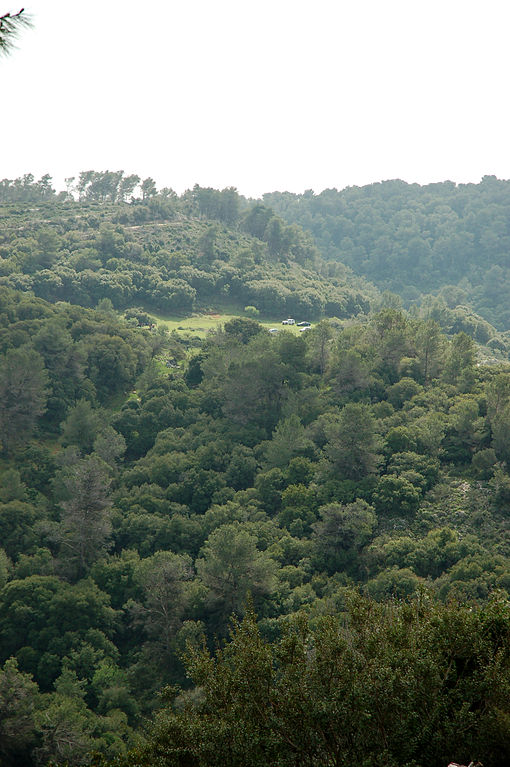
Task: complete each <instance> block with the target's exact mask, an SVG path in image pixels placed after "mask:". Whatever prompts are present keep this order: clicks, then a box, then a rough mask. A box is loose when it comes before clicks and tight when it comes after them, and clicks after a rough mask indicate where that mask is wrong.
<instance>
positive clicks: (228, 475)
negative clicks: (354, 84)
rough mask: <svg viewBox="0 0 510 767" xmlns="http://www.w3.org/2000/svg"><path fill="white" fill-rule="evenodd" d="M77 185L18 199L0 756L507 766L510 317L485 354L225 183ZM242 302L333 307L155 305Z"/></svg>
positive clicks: (8, 268) (0, 587)
mask: <svg viewBox="0 0 510 767" xmlns="http://www.w3.org/2000/svg"><path fill="white" fill-rule="evenodd" d="M99 175H100V176H101V174H99ZM103 176H104V174H103ZM85 181H86V182H87V183H86V184H85V185H84V186H83V189H82V190H81V194H82V197H83V199H82V200H81V201H80V200H71V199H68V198H67V197H66V196H65V195H60V197H59V195H56V194H55V193H54V192H52V191H51V185H50V191H49V192H46V193H45V194H46V195H47V198H46V199H40V197H37V195H38V194H39V192H40V190H39V192H38V191H37V190H36V191H34V190H31V191H30V190H29V191H30V194H34V195H35V197H34V198H33V199H31V200H28V199H27V200H24V201H20V200H16V201H6V202H5V203H4V204H3V205H1V206H0V214H1V216H2V218H1V219H0V220H1V224H0V227H1V238H2V243H1V246H0V256H1V261H0V267H1V268H2V269H3V272H2V275H3V276H2V277H1V278H0V279H1V283H0V437H1V444H0V763H1V764H2V767H14V766H15V765H19V764H23V765H26V767H42V766H43V765H46V764H47V763H48V762H49V761H53V763H56V764H59V765H64V764H65V765H71V766H72V767H80V766H81V765H89V764H91V763H92V762H93V759H95V758H96V757H94V756H93V754H94V753H95V754H99V755H100V756H98V757H97V758H98V759H99V758H101V757H104V758H105V759H106V760H107V761H109V762H111V763H112V764H115V763H116V764H117V765H119V764H122V765H133V766H134V765H143V766H144V767H146V765H152V764H158V765H159V764H160V765H162V767H183V765H193V767H211V765H213V764H222V765H230V767H241V765H242V767H245V765H247V764H251V765H253V767H262V766H263V765H264V767H265V765H266V764H267V763H268V762H269V761H270V763H271V764H274V765H277V766H278V767H290V766H291V765H296V764H302V765H306V766H307V767H323V765H324V764H331V765H335V767H336V766H337V765H338V766H339V767H346V765H348V764H351V763H352V762H353V760H354V761H358V762H361V763H363V760H364V762H365V764H367V765H372V764H380V765H385V767H409V766H410V765H412V767H417V766H418V767H421V764H422V762H421V761H420V758H421V756H422V755H423V754H425V755H426V757H427V760H428V762H425V763H427V767H428V765H429V764H433V765H434V767H436V765H437V767H443V761H446V763H448V762H447V760H450V759H456V760H465V761H469V759H471V758H479V759H482V760H483V762H484V764H485V767H496V765H497V764H498V763H499V762H501V759H502V758H503V757H502V755H504V754H508V753H509V748H508V744H509V742H510V726H509V724H508V722H509V717H510V711H509V705H508V701H509V700H510V698H509V696H508V694H507V692H508V685H509V684H510V682H509V679H510V653H509V651H508V648H509V647H510V618H509V616H508V605H507V603H508V600H509V595H510V538H509V531H508V513H509V508H510V506H509V504H510V475H509V466H510V367H509V364H508V362H507V361H506V360H507V357H505V356H504V354H507V352H506V351H505V344H504V342H505V337H504V335H501V337H500V338H499V340H500V341H501V344H502V354H501V356H500V360H502V361H500V362H497V360H496V359H494V358H493V359H491V364H490V365H486V364H485V363H484V357H483V354H482V353H481V352H480V349H479V348H478V347H477V346H476V343H475V341H474V340H473V338H472V337H471V336H470V335H468V334H466V332H464V329H463V325H460V326H457V327H455V325H453V324H452V325H450V326H448V331H449V332H448V333H443V332H442V329H441V326H440V324H439V323H438V322H437V321H436V320H435V319H433V318H432V316H431V312H428V310H427V307H424V308H423V311H422V312H421V313H420V311H418V310H416V309H413V310H412V311H411V310H410V311H409V312H406V311H404V310H402V309H400V308H397V307H396V306H395V301H394V298H395V297H394V296H393V297H392V296H383V297H382V298H381V297H380V296H379V295H378V293H377V291H376V290H375V289H373V288H371V287H370V285H369V284H368V283H365V282H364V281H363V280H357V279H356V278H352V277H351V274H350V272H349V270H348V269H346V268H344V267H343V266H341V265H339V266H336V265H334V264H333V265H331V270H330V269H329V265H328V264H324V262H323V261H322V260H321V258H320V257H319V255H318V253H317V251H316V248H315V246H314V244H313V242H312V241H311V240H310V238H309V236H306V235H304V234H303V232H302V230H301V229H300V228H299V227H295V226H294V225H286V224H284V223H283V221H282V220H281V219H279V218H278V217H277V216H274V215H273V213H272V211H271V210H270V209H269V208H268V207H267V206H265V205H259V204H255V205H251V206H250V205H248V204H247V203H245V202H244V201H243V200H242V199H240V198H238V196H237V195H236V194H235V193H234V192H233V190H224V191H223V192H218V191H215V190H203V189H200V188H198V187H197V188H195V189H194V190H192V192H190V193H187V194H185V195H183V196H181V197H179V198H177V197H176V196H175V195H172V194H170V193H165V194H163V193H159V194H158V193H156V191H155V190H154V189H152V187H151V186H150V185H149V184H146V185H145V197H146V199H139V200H133V201H132V202H130V203H125V202H123V201H122V200H119V199H117V198H118V194H119V192H118V189H119V188H120V186H119V184H120V183H121V181H122V179H120V180H119V179H118V178H117V182H116V183H117V186H116V187H115V189H117V191H116V192H115V194H114V192H111V196H112V199H111V200H110V199H108V194H110V193H108V194H107V192H106V191H105V189H107V188H108V187H105V186H103V187H101V185H99V191H98V186H97V184H96V186H95V187H94V186H92V184H93V183H96V182H97V183H98V184H99V182H100V181H102V182H104V183H105V184H106V182H107V181H108V178H107V177H104V178H103V177H102V176H101V178H95V177H94V176H93V175H92V176H87V178H84V182H85ZM114 181H115V179H113V181H112V179H111V178H110V180H109V181H108V183H110V184H113V183H114ZM87 184H88V186H87ZM31 185H32V186H37V185H38V182H33V181H31V182H30V183H27V186H28V187H30V186H31ZM15 186H16V185H15ZM18 186H19V185H18ZM21 186H23V184H21ZM90 188H92V190H93V191H92V192H90V193H88V192H87V189H90ZM110 188H112V189H113V188H114V187H112V186H111V187H110ZM151 190H152V191H151ZM18 191H19V190H18ZM18 191H16V194H18ZM27 194H28V193H27ZM113 198H114V199H113ZM330 271H331V274H330ZM15 288H16V289H15ZM314 297H315V298H314ZM292 302H293V303H292ZM248 303H250V304H251V305H252V307H254V308H255V309H258V310H259V311H260V314H261V316H262V315H266V316H269V317H271V316H272V317H274V316H275V315H276V316H278V313H280V314H283V315H284V316H285V315H287V313H289V312H291V311H292V313H293V314H294V313H296V314H297V312H298V311H299V312H303V313H304V312H305V311H306V312H307V314H308V313H310V314H309V316H314V313H315V316H316V317H317V321H314V322H313V325H312V327H311V328H309V329H308V330H307V331H306V332H302V333H294V332H292V330H290V329H288V330H286V329H284V328H283V327H282V326H281V325H280V332H278V333H271V332H269V331H268V330H267V329H266V328H265V327H264V326H263V325H262V324H260V323H259V322H257V321H256V320H255V319H253V318H250V317H248V316H236V317H233V318H232V319H230V320H229V321H228V322H225V323H224V324H223V325H222V326H219V327H216V328H214V329H213V330H211V331H209V332H207V333H206V334H205V338H196V339H195V342H194V345H193V346H190V344H189V339H187V337H186V336H185V335H180V334H178V333H168V332H167V331H166V330H165V327H164V325H163V323H161V326H160V327H155V326H154V325H155V323H154V322H152V321H151V320H152V317H149V318H148V319H147V317H148V315H147V311H148V310H149V309H152V310H153V311H154V310H155V309H158V310H159V312H162V313H164V312H168V313H170V312H177V311H180V312H181V313H182V314H183V315H184V314H185V313H186V312H189V311H191V310H192V309H199V308H201V309H205V308H207V307H210V306H215V307H219V306H222V305H223V306H230V307H234V308H235V307H238V309H239V312H238V314H239V315H242V313H243V309H244V305H245V304H248ZM329 304H331V307H330V309H331V312H332V313H333V314H334V315H335V318H334V319H331V320H330V319H328V318H324V317H323V318H322V319H320V317H321V316H322V314H323V312H325V311H328V305H329ZM371 306H376V307H379V306H380V307H382V308H377V309H373V308H371ZM251 313H252V314H254V312H253V311H252V312H251ZM353 315H355V316H353ZM459 316H460V315H458V314H457V315H442V319H443V320H444V322H443V325H444V324H445V322H446V320H445V317H446V319H448V318H449V319H448V321H450V320H452V318H454V317H457V318H458V317H459ZM469 316H470V317H471V319H473V317H472V316H471V315H469ZM467 317H468V315H467V314H466V315H465V318H464V320H465V322H466V323H467V319H466V318H467ZM474 321H475V320H473V322H474ZM477 321H478V320H477ZM480 322H481V321H480ZM459 323H460V320H459ZM446 324H447V323H446ZM478 332H479V333H481V332H482V331H481V330H479V331H478ZM490 332H491V333H493V332H494V331H493V330H492V329H491V330H490ZM472 335H473V336H476V333H473V334H472ZM494 338H496V337H494ZM494 338H493V339H492V340H494ZM496 340H498V339H497V338H496ZM503 352H504V354H503ZM232 615H235V616H237V617H238V618H239V619H240V620H241V621H243V616H245V620H244V622H241V623H240V624H238V625H237V628H235V630H234V631H233V633H231V632H230V628H229V627H230V626H231V616H232ZM327 680H330V682H331V680H333V682H334V683H333V682H331V684H329V687H328V682H327ZM424 685H425V686H424ZM165 687H166V688H167V689H166V692H165V693H164V696H163V697H161V695H160V693H161V690H162V689H163V688H165ZM376 693H377V694H376ZM158 709H159V710H160V711H161V713H160V714H159V715H158V717H157V718H156V719H155V724H154V728H153V729H151V730H150V731H147V729H146V727H145V723H146V722H147V719H148V718H149V719H152V717H153V716H154V713H155V711H156V710H158ZM296 722H298V723H299V728H298V727H297V726H296ZM423 722H425V723H426V727H425V728H424V727H423V726H422V725H423ZM459 733H461V734H462V737H460V735H459ZM296 734H299V738H297V739H296V738H294V736H295V735H296ZM443 757H444V760H443ZM498 760H499V761H498Z"/></svg>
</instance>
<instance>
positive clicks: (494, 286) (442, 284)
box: [263, 176, 510, 330]
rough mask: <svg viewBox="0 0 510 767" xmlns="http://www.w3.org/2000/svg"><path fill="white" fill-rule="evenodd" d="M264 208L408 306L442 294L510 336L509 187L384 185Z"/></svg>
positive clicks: (270, 199)
mask: <svg viewBox="0 0 510 767" xmlns="http://www.w3.org/2000/svg"><path fill="white" fill-rule="evenodd" d="M263 200H264V203H265V204H267V205H268V206H270V207H271V208H272V209H273V210H274V211H275V212H276V213H277V214H278V215H280V216H282V218H284V219H285V220H286V221H288V222H292V223H297V224H299V225H300V226H302V227H304V228H305V229H307V230H309V231H310V232H311V233H312V234H313V236H314V239H315V241H316V243H317V245H318V246H319V248H320V250H321V252H322V253H323V255H325V256H326V257H327V258H329V259H331V260H334V261H340V262H342V263H344V264H347V265H348V266H350V267H351V268H352V269H353V270H354V271H355V272H356V274H358V275H363V276H365V277H366V278H367V279H369V280H371V281H372V282H373V283H375V284H376V285H377V286H378V287H379V288H380V289H382V290H391V291H393V292H395V293H398V294H400V295H401V296H402V297H403V299H404V301H405V302H406V303H409V302H412V301H417V300H420V298H421V297H422V296H423V295H425V294H428V293H434V294H437V293H439V294H440V295H441V297H442V298H443V300H444V302H445V304H446V306H447V307H449V308H454V307H455V306H457V305H459V304H460V305H465V304H467V305H469V306H470V307H471V308H472V309H474V311H476V312H477V313H478V314H480V315H482V317H484V318H485V319H486V320H488V321H489V322H490V323H491V324H493V325H495V326H496V327H497V328H499V329H500V330H508V329H509V328H510V310H509V308H508V300H507V299H508V294H509V290H510V224H509V221H510V217H509V212H510V181H502V180H498V179H497V178H495V177H494V176H485V177H484V178H483V180H482V181H481V182H480V183H479V184H454V183H453V182H450V181H445V182H443V183H437V184H428V185H426V186H420V185H418V184H407V183H405V182H403V181H385V182H382V183H378V184H370V185H368V186H364V187H348V188H346V189H343V190H341V191H338V190H336V189H326V190H324V191H323V192H321V193H320V194H314V193H313V192H311V191H309V192H305V193H304V194H302V195H297V194H291V193H289V192H284V193H280V192H275V193H271V194H266V195H264V197H263Z"/></svg>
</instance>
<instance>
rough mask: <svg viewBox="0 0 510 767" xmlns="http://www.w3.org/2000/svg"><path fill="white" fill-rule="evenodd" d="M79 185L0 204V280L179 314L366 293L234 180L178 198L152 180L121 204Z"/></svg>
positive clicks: (339, 307)
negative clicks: (252, 202) (246, 199)
mask: <svg viewBox="0 0 510 767" xmlns="http://www.w3.org/2000/svg"><path fill="white" fill-rule="evenodd" d="M96 175H100V176H101V175H104V174H96ZM14 186H15V184H14ZM33 186H35V187H38V186H39V184H38V183H34V184H33ZM87 189H88V187H87V188H86V190H85V192H84V195H83V196H84V201H83V202H75V201H73V200H71V199H69V198H68V199H67V201H66V200H62V199H60V198H56V199H53V200H50V201H46V202H41V203H40V207H38V208H36V209H35V210H33V209H29V208H28V207H26V206H25V205H20V204H19V203H17V204H10V205H9V204H6V205H5V206H3V208H1V209H0V217H1V218H0V221H1V224H2V227H1V231H0V284H4V285H6V286H8V287H11V288H14V289H20V290H33V291H34V292H35V294H36V295H38V296H41V297H42V298H45V299H47V300H49V301H58V300H65V301H71V302H72V303H76V304H80V305H82V306H95V305H96V304H97V302H98V301H99V300H101V299H104V298H108V299H110V300H111V301H112V303H113V305H114V307H115V308H118V309H122V308H127V307H130V306H133V305H140V304H142V305H147V306H151V307H152V308H153V309H154V310H156V311H160V312H166V313H174V314H179V313H181V314H182V313H186V312H190V311H192V310H194V309H196V308H206V307H207V306H208V305H210V304H211V303H215V304H218V303H219V304H224V303H227V304H230V305H236V306H237V307H241V309H242V307H244V306H246V305H250V306H255V307H256V309H257V310H258V311H260V312H261V313H262V314H263V315H265V316H271V317H276V318H278V317H279V316H281V315H290V316H293V315H300V316H304V317H306V318H309V319H313V318H318V317H321V316H322V315H323V314H324V313H326V314H328V315H329V316H337V317H347V316H352V315H355V314H357V313H358V312H360V311H366V310H367V309H368V307H369V306H370V301H371V300H373V299H374V297H375V296H376V295H377V291H376V290H375V289H374V288H372V287H371V286H370V285H368V284H366V283H365V282H364V281H363V280H361V279H359V278H355V277H354V276H353V275H350V274H349V271H348V270H346V269H345V268H344V267H342V266H341V265H338V267H327V266H326V265H325V264H323V262H322V260H321V258H320V254H319V252H318V251H317V248H316V247H315V246H314V244H313V242H312V240H311V238H310V236H309V235H308V234H306V233H305V232H303V230H302V229H300V227H298V226H296V225H294V224H292V225H286V224H285V223H284V222H283V221H282V220H281V219H280V218H279V217H277V216H275V215H274V214H273V213H272V211H271V210H270V209H268V208H266V207H265V206H262V205H257V206H254V207H252V208H248V207H246V206H245V207H244V208H243V201H242V199H241V198H240V196H239V195H238V194H237V192H236V191H235V190H233V189H227V190H223V191H221V192H220V191H216V190H212V189H202V188H200V187H195V188H194V189H193V190H192V191H190V192H189V193H185V194H184V195H182V196H181V197H180V198H179V197H177V196H176V195H175V194H172V195H167V194H165V193H163V192H160V193H157V194H156V189H155V187H154V189H153V190H152V192H151V193H147V197H146V199H145V200H144V199H140V200H136V201H133V203H132V204H130V205H127V204H120V203H119V204H115V203H109V202H107V200H108V199H109V198H108V196H107V193H106V191H104V190H103V192H102V193H101V195H102V196H101V197H100V198H98V197H97V196H96V195H95V194H92V195H89V194H88V192H87ZM113 196H114V197H115V195H113ZM44 199H46V198H44ZM98 199H99V200H100V201H98ZM321 272H322V274H321Z"/></svg>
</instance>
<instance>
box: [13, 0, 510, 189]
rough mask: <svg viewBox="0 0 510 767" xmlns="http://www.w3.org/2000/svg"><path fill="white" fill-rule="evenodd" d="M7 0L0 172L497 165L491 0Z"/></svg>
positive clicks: (251, 172) (294, 171)
mask: <svg viewBox="0 0 510 767" xmlns="http://www.w3.org/2000/svg"><path fill="white" fill-rule="evenodd" d="M21 4H22V0H0V15H1V13H3V12H6V11H8V10H9V11H11V12H14V11H17V10H19V6H20V5H21ZM25 4H26V9H27V11H28V12H30V13H31V14H32V16H33V19H34V23H35V26H34V29H33V30H31V31H26V32H24V33H23V36H22V38H21V39H20V41H19V44H18V50H17V51H15V53H14V54H12V55H11V56H10V57H8V58H1V59H0V88H1V90H0V93H1V97H0V147H1V148H0V178H14V177H16V176H19V175H22V174H23V173H27V172H32V173H34V175H36V176H37V177H39V176H41V175H42V174H43V173H46V172H48V173H50V174H51V175H52V176H53V178H54V179H55V182H56V185H57V187H58V188H63V179H64V177H66V176H71V175H77V174H78V173H79V172H80V171H81V170H89V169H93V170H106V169H108V170H120V169H123V170H124V171H125V172H126V173H138V174H139V175H140V176H142V177H145V176H149V175H150V176H152V177H153V178H154V179H155V180H156V182H157V185H158V187H161V186H171V187H173V188H174V189H175V190H176V191H178V192H182V191H184V189H186V188H189V187H191V186H193V184H195V183H199V184H200V185H202V186H213V187H217V188H223V187H225V186H236V187H237V188H238V189H239V191H240V192H241V193H243V194H246V195H249V196H258V195H260V194H262V193H263V192H269V191H274V190H276V189H278V190H281V191H283V190H289V191H294V192H302V191H304V190H305V189H310V188H311V189H314V190H315V191H317V192H319V191H321V190H322V189H324V188H326V187H333V186H335V187H337V188H343V187H345V186H349V185H362V184H367V183H371V182H374V181H381V180H383V179H388V178H402V179H404V180H406V181H409V182H414V181H417V182H419V183H428V182H430V181H441V180H445V179H451V180H453V181H458V182H465V181H475V182H476V181H478V180H479V179H480V178H481V177H482V176H483V175H485V174H495V175H497V176H498V177H499V178H508V177H510V150H509V144H510V106H509V99H508V91H509V81H510V78H509V74H510V67H509V64H510V45H509V43H508V37H509V29H510V3H508V0H501V1H499V0H485V1H484V2H483V3H482V1H481V0H476V2H472V1H471V0H313V1H312V0H308V2H302V1H301V0H272V1H271V2H270V1H269V0H257V1H256V2H250V3H248V2H246V0H216V1H215V2H212V0H180V1H178V0H168V1H166V2H165V1H164V0H148V1H147V2H146V3H143V2H142V0H137V1H136V2H135V1H134V0H25Z"/></svg>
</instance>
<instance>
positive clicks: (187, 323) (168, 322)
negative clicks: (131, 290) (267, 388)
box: [151, 312, 299, 338]
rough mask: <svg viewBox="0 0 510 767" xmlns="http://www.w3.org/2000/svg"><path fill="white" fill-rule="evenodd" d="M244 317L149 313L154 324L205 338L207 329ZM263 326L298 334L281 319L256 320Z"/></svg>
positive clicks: (236, 315) (209, 314) (293, 326)
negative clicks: (179, 315) (173, 315)
mask: <svg viewBox="0 0 510 767" xmlns="http://www.w3.org/2000/svg"><path fill="white" fill-rule="evenodd" d="M243 316H244V317H245V316H246V315H243V314H221V313H220V312H218V313H208V314H192V315H191V316H190V317H171V316H169V317H166V316H164V315H159V314H151V317H153V318H154V320H155V322H156V324H158V325H163V327H166V328H168V330H169V331H172V330H175V331H177V332H178V333H185V332H188V333H193V334H195V335H197V336H198V337H199V338H205V336H206V335H207V333H208V331H209V330H216V329H217V328H219V327H220V326H221V325H224V324H225V322H228V321H229V320H232V319H234V318H236V317H243ZM257 322H260V324H261V325H263V327H265V328H268V329H269V328H278V330H289V331H290V332H291V333H294V334H298V333H299V328H297V327H296V326H295V325H282V321H281V319H278V320H267V319H264V320H258V319H257Z"/></svg>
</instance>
